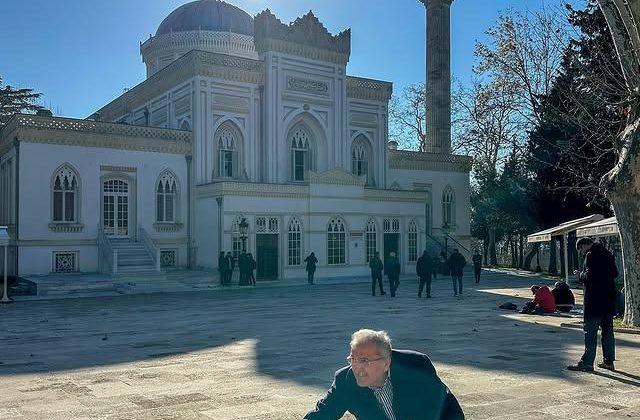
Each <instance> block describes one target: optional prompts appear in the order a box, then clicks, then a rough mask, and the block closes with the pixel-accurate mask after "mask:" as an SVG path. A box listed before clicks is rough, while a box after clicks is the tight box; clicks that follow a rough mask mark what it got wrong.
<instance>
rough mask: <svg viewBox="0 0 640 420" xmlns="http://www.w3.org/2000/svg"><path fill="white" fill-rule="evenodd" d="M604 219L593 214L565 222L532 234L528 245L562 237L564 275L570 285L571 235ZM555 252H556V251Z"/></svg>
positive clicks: (528, 239) (528, 238) (528, 237)
mask: <svg viewBox="0 0 640 420" xmlns="http://www.w3.org/2000/svg"><path fill="white" fill-rule="evenodd" d="M603 219H604V216H603V215H601V214H592V215H591V216H587V217H582V218H580V219H575V220H570V221H568V222H564V223H561V224H559V225H558V226H555V227H552V228H550V229H545V230H542V231H540V232H536V233H532V234H531V235H528V236H527V242H528V243H530V244H531V243H536V242H549V241H551V238H553V237H554V236H562V237H563V239H564V240H563V243H564V267H565V269H564V275H565V280H566V282H567V283H569V250H568V245H567V244H568V242H569V233H570V232H573V231H576V230H578V229H579V228H581V227H584V226H586V225H590V224H593V223H595V222H599V221H601V220H603ZM554 252H555V251H554Z"/></svg>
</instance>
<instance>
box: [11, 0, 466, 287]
mask: <svg viewBox="0 0 640 420" xmlns="http://www.w3.org/2000/svg"><path fill="white" fill-rule="evenodd" d="M203 1H204V3H203V4H205V3H207V2H210V3H221V2H215V1H214V0H203ZM194 3H200V2H194ZM191 4H192V3H190V4H188V5H185V6H182V7H187V6H189V5H191ZM221 4H226V3H221ZM227 6H229V5H227ZM229 7H232V6H229ZM236 9H237V8H236ZM216 10H218V11H219V9H216ZM238 10H239V9H238ZM238 10H232V11H231V12H228V13H235V14H238V13H244V12H241V11H240V12H238ZM170 17H171V15H170ZM168 19H169V18H168ZM218 20H220V19H218ZM218 20H216V19H213V21H214V23H215V22H217V21H218ZM165 21H167V20H165ZM253 23H254V25H255V38H254V36H252V35H249V34H247V33H242V34H230V35H229V36H228V37H227V38H224V37H221V35H220V34H221V33H222V32H221V30H232V29H233V28H215V27H214V28H213V29H212V30H211V31H203V30H198V31H192V30H191V31H190V30H189V29H190V28H189V22H188V21H186V22H185V21H175V19H174V20H171V21H170V22H169V23H166V22H163V25H161V28H163V27H164V28H165V29H166V27H168V26H169V24H170V25H171V28H170V29H171V31H169V32H165V33H160V30H159V33H158V34H157V35H156V37H152V38H151V39H149V40H148V41H146V42H145V43H144V44H142V46H141V52H142V54H143V59H144V61H145V63H146V65H147V72H148V77H149V78H148V79H147V80H145V81H144V82H142V83H140V84H139V85H138V86H136V87H135V88H133V89H131V90H130V91H128V92H126V93H125V94H123V95H122V96H121V97H119V98H117V99H115V100H114V101H112V102H111V103H110V104H108V105H106V106H105V107H103V108H102V109H100V110H99V111H98V112H97V113H96V114H94V115H92V117H91V119H90V120H72V119H63V118H56V117H47V116H25V115H18V116H15V117H14V118H13V119H12V120H11V121H10V122H9V123H8V124H7V125H6V126H5V127H4V128H3V129H2V131H1V132H0V156H1V158H0V198H1V199H2V201H1V202H0V204H1V205H0V225H2V224H4V223H7V224H9V225H10V227H11V233H12V239H13V244H14V245H15V246H16V247H17V255H18V257H17V262H18V272H19V273H20V275H27V274H46V273H49V272H52V271H57V270H58V268H60V267H61V266H62V267H63V268H65V269H66V270H63V271H81V272H95V271H98V270H100V271H105V272H113V271H114V269H113V268H114V267H116V266H117V263H115V265H114V257H113V254H112V248H113V249H116V248H117V246H124V245H122V244H123V243H125V242H127V243H129V242H132V243H138V244H142V245H144V248H145V249H147V251H149V252H150V253H151V254H154V253H155V255H154V256H153V258H152V260H154V264H156V265H160V263H159V261H160V260H162V262H163V265H166V266H174V267H201V268H209V269H216V268H217V264H218V253H219V252H221V251H225V252H227V251H234V252H235V253H237V252H239V251H240V250H241V246H242V244H241V239H240V238H239V232H238V223H239V222H240V220H242V219H243V218H244V219H245V220H246V221H247V222H248V224H249V230H248V237H247V238H246V242H245V245H246V248H247V251H248V252H252V253H253V255H254V258H256V259H257V262H258V270H257V271H258V277H259V278H261V277H262V278H275V277H278V278H299V277H304V276H305V272H304V263H303V260H304V258H305V256H306V255H308V254H309V253H310V252H312V251H313V252H315V254H316V256H317V258H318V260H319V264H318V274H317V275H318V276H323V277H340V276H353V275H364V274H367V273H368V266H367V264H368V263H367V261H368V260H367V253H369V254H371V252H373V251H374V250H377V251H379V252H380V253H381V254H382V255H387V254H388V251H390V250H395V251H397V252H398V253H399V256H400V260H401V263H402V266H403V269H404V270H405V271H407V272H410V271H412V270H414V268H413V267H412V264H414V263H415V260H416V259H417V256H418V255H419V254H421V253H422V251H423V250H425V249H427V250H429V252H434V251H437V249H438V247H441V246H443V244H444V243H446V242H447V241H449V244H448V245H449V249H451V248H453V247H456V244H459V245H461V246H465V247H467V248H468V247H469V240H470V236H469V194H470V188H469V169H470V159H469V158H467V157H463V156H454V155H450V154H445V155H436V154H424V153H418V152H408V151H397V150H393V149H389V148H388V146H387V144H388V128H387V120H388V109H387V107H388V101H389V99H390V95H391V89H392V87H391V84H390V83H388V82H383V81H377V80H371V79H362V78H356V77H350V76H347V75H346V65H347V62H348V59H349V54H350V32H348V31H346V32H343V33H341V34H339V35H337V36H332V35H331V34H329V33H328V32H327V31H326V29H324V27H323V26H322V25H321V24H320V23H319V22H318V20H317V19H316V18H315V17H314V16H313V15H312V14H310V13H309V14H307V15H305V16H304V17H302V18H300V19H298V20H297V21H296V22H294V23H293V24H291V25H284V24H282V23H280V22H279V21H278V20H277V19H276V18H275V16H273V15H272V14H270V13H269V12H268V11H267V12H263V13H261V14H260V15H258V16H256V18H255V19H254V22H253ZM174 25H175V27H179V28H182V29H181V30H180V31H176V32H173V30H174ZM251 29H252V28H251ZM248 30H249V29H248V28H246V27H245V28H244V29H243V31H244V32H248ZM252 30H253V29H252ZM307 33H314V34H315V35H314V37H312V38H311V39H310V38H309V37H307V36H305V34H307ZM232 35H233V36H232ZM236 35H237V36H236ZM232 41H237V42H232ZM249 41H251V42H252V43H253V45H252V44H251V42H249ZM108 121H111V122H108ZM3 168H5V169H3ZM60 174H62V175H60ZM64 174H66V175H64ZM56 179H67V181H68V182H69V187H68V188H67V187H64V186H62V187H60V186H58V187H57V186H56ZM73 179H75V180H76V184H74V186H73V188H72V187H71V182H72V181H69V180H73ZM109 181H113V182H111V183H109ZM61 182H63V181H61ZM125 184H126V187H125ZM169 184H170V185H171V186H170V187H169ZM159 185H160V189H159ZM165 186H167V188H166V190H165V189H164V188H165ZM65 188H67V189H65ZM123 188H125V189H126V191H124V189H123ZM107 189H110V190H109V191H107ZM114 189H115V190H117V191H115V190H114ZM112 190H113V191H112ZM105 197H106V198H105ZM111 200H115V205H113V206H112V207H109V205H111V204H109V203H111V202H112V201H111ZM119 200H120V201H119ZM67 201H69V203H71V204H70V206H73V210H72V211H71V213H72V214H71V216H69V215H68V209H67V207H66V206H67ZM121 202H124V203H126V210H127V211H126V222H124V223H125V224H126V229H125V230H126V232H125V231H121V230H122V229H118V223H119V222H118V220H116V222H115V225H116V228H115V229H114V228H110V227H109V226H110V222H109V221H108V220H114V219H118V217H120V216H122V214H120V216H118V215H116V216H111V213H109V212H114V211H115V213H118V211H119V210H118V209H117V208H118V203H121ZM159 203H162V204H159ZM121 204H122V203H121ZM110 209H111V210H110ZM113 209H115V210H113ZM159 209H160V210H159ZM167 209H169V210H167ZM167 212H168V213H167ZM161 213H162V214H161ZM109 217H111V219H109ZM60 218H62V219H66V218H68V219H71V220H58V219H60ZM167 219H168V220H167ZM445 221H446V223H445ZM445 235H446V237H447V240H444V238H445ZM118 244H119V245H118ZM125 245H126V244H125ZM142 245H140V246H142ZM126 246H129V245H126ZM132 246H133V245H132ZM128 249H130V248H122V249H120V250H119V251H118V252H119V253H120V254H119V257H116V258H115V260H118V258H119V259H120V261H121V262H122V261H124V259H126V258H128V259H129V261H130V262H131V263H132V264H133V262H135V261H136V259H135V256H134V255H133V254H135V252H136V251H126V252H131V253H132V254H131V255H126V253H125V250H128ZM65 253H66V254H65ZM62 254H65V255H62ZM71 254H73V255H71ZM116 254H117V253H116ZM60 255H62V256H60ZM69 261H72V264H74V265H75V266H74V267H72V269H68V268H69Z"/></svg>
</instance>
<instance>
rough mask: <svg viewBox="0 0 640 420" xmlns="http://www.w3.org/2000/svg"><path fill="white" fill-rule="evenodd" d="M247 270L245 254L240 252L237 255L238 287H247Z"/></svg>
mask: <svg viewBox="0 0 640 420" xmlns="http://www.w3.org/2000/svg"><path fill="white" fill-rule="evenodd" d="M247 268H248V267H247V254H246V253H245V252H241V253H240V255H238V271H239V273H240V281H239V282H238V284H239V285H240V286H248V285H249V276H248V270H247Z"/></svg>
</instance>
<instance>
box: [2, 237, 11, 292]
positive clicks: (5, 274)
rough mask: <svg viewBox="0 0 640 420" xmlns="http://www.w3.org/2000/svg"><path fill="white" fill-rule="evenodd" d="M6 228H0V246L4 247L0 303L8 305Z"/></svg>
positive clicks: (7, 245)
mask: <svg viewBox="0 0 640 420" xmlns="http://www.w3.org/2000/svg"><path fill="white" fill-rule="evenodd" d="M8 229H9V228H8V227H7V226H0V246H3V247H4V290H3V293H2V299H1V300H0V303H10V302H11V299H9V292H8V289H9V279H8V278H7V252H8V249H9V232H8Z"/></svg>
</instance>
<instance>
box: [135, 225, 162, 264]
mask: <svg viewBox="0 0 640 420" xmlns="http://www.w3.org/2000/svg"><path fill="white" fill-rule="evenodd" d="M138 239H139V240H140V241H141V242H142V243H143V244H144V246H145V248H147V251H148V252H149V254H150V255H151V260H152V261H153V265H154V267H155V269H156V271H160V248H158V247H157V246H156V244H154V243H153V239H151V237H150V236H149V234H147V231H146V230H144V228H143V227H139V228H138Z"/></svg>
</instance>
